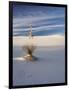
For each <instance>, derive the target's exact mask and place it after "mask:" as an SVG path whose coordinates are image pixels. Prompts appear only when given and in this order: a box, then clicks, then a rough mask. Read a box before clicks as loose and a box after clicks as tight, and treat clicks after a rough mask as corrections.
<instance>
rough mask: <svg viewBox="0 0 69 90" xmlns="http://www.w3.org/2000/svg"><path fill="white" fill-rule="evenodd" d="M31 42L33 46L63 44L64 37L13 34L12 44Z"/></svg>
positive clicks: (18, 44) (21, 44) (27, 43)
mask: <svg viewBox="0 0 69 90" xmlns="http://www.w3.org/2000/svg"><path fill="white" fill-rule="evenodd" d="M31 43H32V44H33V45H35V46H64V44H65V37H64V36H62V35H50V36H33V37H32V38H31V39H29V37H27V36H14V37H13V45H14V46H24V45H29V44H31Z"/></svg>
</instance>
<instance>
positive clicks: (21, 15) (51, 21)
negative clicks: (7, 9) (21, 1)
mask: <svg viewBox="0 0 69 90" xmlns="http://www.w3.org/2000/svg"><path fill="white" fill-rule="evenodd" d="M64 20H65V8H63V7H51V6H32V5H16V4H14V5H13V36H26V35H27V34H28V31H29V30H30V28H29V24H30V23H31V24H32V34H33V35H36V36H44V35H45V36H47V35H57V34H58V35H64V33H65V21H64Z"/></svg>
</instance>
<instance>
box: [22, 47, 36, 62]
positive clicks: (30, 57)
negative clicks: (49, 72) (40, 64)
mask: <svg viewBox="0 0 69 90" xmlns="http://www.w3.org/2000/svg"><path fill="white" fill-rule="evenodd" d="M35 48H36V46H34V45H24V46H23V49H24V51H25V52H26V53H27V55H26V56H25V58H26V59H28V60H33V58H34V56H33V52H34V50H35Z"/></svg>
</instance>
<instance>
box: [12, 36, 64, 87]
mask: <svg viewBox="0 0 69 90" xmlns="http://www.w3.org/2000/svg"><path fill="white" fill-rule="evenodd" d="M31 41H33V44H34V45H36V46H38V47H37V48H36V50H35V52H34V56H36V57H37V58H38V59H37V61H34V62H32V61H29V62H27V61H26V60H25V59H24V58H23V56H24V52H25V51H24V50H23V49H22V46H23V45H25V44H29V42H30V43H31ZM64 42H65V38H64V36H60V35H54V36H37V37H36V36H34V37H33V39H32V40H30V41H29V39H28V37H22V36H16V37H13V44H14V47H13V85H14V86H17V85H33V84H51V83H64V82H65V44H64ZM39 46H40V47H39ZM43 46H46V47H43Z"/></svg>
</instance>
